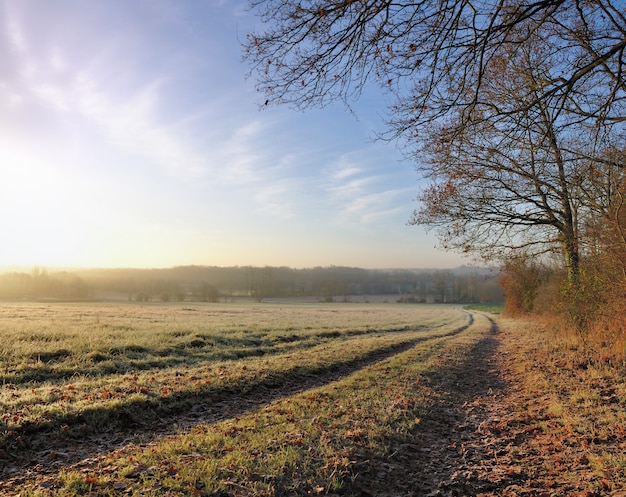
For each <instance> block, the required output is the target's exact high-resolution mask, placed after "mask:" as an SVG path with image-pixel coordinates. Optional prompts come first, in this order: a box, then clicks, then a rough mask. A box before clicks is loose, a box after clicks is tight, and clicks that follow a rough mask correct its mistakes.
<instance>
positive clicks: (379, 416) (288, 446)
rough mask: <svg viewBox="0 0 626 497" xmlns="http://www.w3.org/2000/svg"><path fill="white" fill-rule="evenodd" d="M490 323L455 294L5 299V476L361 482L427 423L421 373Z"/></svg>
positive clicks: (86, 489) (344, 489)
mask: <svg viewBox="0 0 626 497" xmlns="http://www.w3.org/2000/svg"><path fill="white" fill-rule="evenodd" d="M477 319H478V321H479V322H477V321H476V320H477ZM491 327H492V325H491V323H490V322H489V321H488V320H487V319H486V318H484V317H482V316H480V315H476V316H474V315H472V314H470V313H468V312H467V311H464V310H462V309H461V308H460V307H452V306H425V305H424V306H418V305H400V304H350V303H346V304H289V303H273V304H205V305H176V304H143V305H142V304H135V303H128V304H115V305H110V304H89V305H80V304H34V303H33V304H26V303H9V304H3V305H2V306H1V307H0V330H1V332H2V334H3V340H2V347H3V350H2V354H1V358H2V359H1V360H2V365H1V371H0V376H1V377H2V388H1V389H0V405H2V419H1V424H0V459H2V460H4V461H5V462H8V463H7V464H6V465H5V468H4V469H5V471H4V475H3V480H2V482H0V489H2V488H3V489H4V490H5V492H7V493H8V492H9V491H11V492H14V494H15V495H17V494H18V493H19V495H21V496H28V495H87V494H89V495H122V494H123V495H129V494H131V495H132V494H134V493H137V492H140V491H142V490H141V489H146V488H149V489H151V491H150V492H151V493H150V494H151V495H316V494H332V493H342V494H354V495H357V494H358V492H360V490H358V489H359V488H360V487H359V486H358V485H357V484H356V483H355V482H356V480H357V479H358V474H359V473H360V472H362V467H361V466H360V465H363V464H364V461H367V460H368V458H371V457H382V455H384V454H385V453H387V452H389V451H393V450H395V449H394V448H393V445H394V444H395V443H399V442H397V440H396V441H394V440H395V439H396V438H398V437H399V438H400V439H401V438H402V437H404V436H406V435H407V434H410V433H412V432H414V431H415V430H416V429H417V427H418V426H419V425H420V418H419V416H420V412H422V411H424V410H425V409H428V405H429V403H431V402H432V395H431V392H430V389H429V387H428V385H427V384H422V383H421V382H420V375H421V374H423V372H424V371H426V370H427V369H428V368H432V367H435V366H436V363H437V360H438V358H439V357H440V353H441V350H443V349H445V348H447V347H451V346H458V344H459V343H462V342H464V341H468V340H469V342H475V341H476V340H480V339H481V337H483V336H484V335H485V334H486V333H489V332H490V330H491ZM454 344H456V345H454ZM129 442H130V443H131V445H130V446H129V445H128V444H129ZM133 444H134V445H133ZM137 444H139V445H137ZM96 455H98V457H100V458H104V459H103V460H102V461H104V462H102V461H101V462H102V464H103V465H102V464H101V465H100V466H99V468H100V469H98V470H97V471H96V470H93V469H91V470H84V469H80V461H81V460H89V459H90V458H93V457H94V456H96ZM44 463H45V464H46V469H45V470H42V471H41V472H40V474H39V477H38V478H39V479H40V480H41V481H37V478H34V477H33V475H32V474H31V473H29V471H32V468H33V467H35V468H37V467H38V466H42V465H43V464H44ZM77 464H78V466H77ZM104 468H106V469H104ZM220 492H222V494H220ZM138 495H139V493H138Z"/></svg>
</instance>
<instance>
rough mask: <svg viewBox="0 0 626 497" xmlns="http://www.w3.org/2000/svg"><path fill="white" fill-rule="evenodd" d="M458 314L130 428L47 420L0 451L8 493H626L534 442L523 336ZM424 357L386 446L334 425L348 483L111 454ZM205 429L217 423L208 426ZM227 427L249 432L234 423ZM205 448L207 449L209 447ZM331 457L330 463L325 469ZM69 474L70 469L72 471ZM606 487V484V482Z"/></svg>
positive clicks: (535, 410)
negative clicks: (60, 431)
mask: <svg viewBox="0 0 626 497" xmlns="http://www.w3.org/2000/svg"><path fill="white" fill-rule="evenodd" d="M461 315H462V316H463V318H462V320H460V321H459V322H458V325H456V326H453V327H451V328H449V329H447V330H446V331H445V332H441V333H436V334H435V335H432V334H429V333H422V334H415V333H413V335H411V336H410V337H409V338H407V339H406V340H401V341H398V342H397V343H395V344H391V345H388V346H386V347H384V348H380V349H378V350H374V351H373V352H371V353H368V354H367V355H365V356H363V357H360V358H356V359H352V360H347V361H344V362H340V363H335V364H334V365H332V366H331V367H329V368H327V369H323V370H318V371H317V372H316V374H314V375H313V374H304V373H302V372H300V373H298V370H297V369H296V370H293V371H291V372H289V373H288V374H283V375H276V376H274V377H270V378H271V379H267V378H266V379H265V380H264V381H263V382H261V383H258V384H256V385H255V387H254V388H253V389H252V390H250V389H237V388H233V389H231V390H230V391H229V392H228V395H223V396H221V397H220V398H219V399H216V398H207V399H205V400H202V399H201V398H199V397H197V398H195V399H194V403H193V407H192V408H190V409H187V410H181V409H180V408H176V409H172V410H171V412H169V413H167V412H166V411H163V410H159V411H158V413H159V416H160V419H159V421H158V422H154V421H151V422H150V424H147V425H141V424H138V423H137V422H136V419H135V418H133V419H132V420H131V421H132V422H131V424H130V426H128V428H127V429H125V430H119V429H116V430H108V429H106V427H105V428H104V429H103V430H102V431H101V432H100V433H98V434H89V435H85V436H84V437H82V438H76V437H63V436H50V434H49V433H46V430H45V429H44V430H43V431H42V436H45V441H46V444H47V445H46V446H45V447H42V446H41V445H38V443H37V437H38V436H39V434H38V432H37V430H30V431H29V430H26V431H24V436H23V439H21V440H20V439H19V438H18V440H17V442H16V443H17V444H18V445H17V446H19V444H23V447H22V449H23V451H22V452H21V453H20V452H19V451H16V450H15V447H16V446H15V445H13V446H12V449H10V450H12V453H11V454H9V453H7V452H4V451H3V452H1V453H0V461H1V462H2V463H3V470H2V475H1V477H0V478H1V480H0V489H1V490H2V495H7V496H17V495H20V496H28V495H42V496H46V495H50V496H53V495H54V496H58V495H83V494H84V495H144V494H146V493H147V494H149V495H163V496H174V495H205V496H209V495H214V496H221V497H226V496H233V497H235V496H244V495H277V496H287V495H348V496H360V497H369V496H380V497H385V496H466V495H467V496H474V495H485V496H486V495H490V496H497V495H505V496H514V495H516V496H543V495H545V496H548V495H563V496H565V495H580V496H582V495H586V496H587V497H590V496H594V495H616V496H617V495H621V496H624V495H626V494H624V493H620V492H621V490H620V489H619V487H618V486H616V485H615V484H614V483H612V482H611V481H609V480H607V478H608V477H603V476H602V474H601V473H598V472H597V471H595V468H592V467H591V466H590V464H589V461H587V463H585V457H586V456H585V453H584V452H583V451H580V452H577V453H576V455H575V457H577V461H578V463H577V464H578V465H579V466H580V467H583V468H586V473H585V475H586V476H585V479H584V480H583V481H576V480H574V481H572V480H571V479H569V480H567V479H565V480H564V477H563V475H562V474H561V473H562V472H560V471H559V466H558V465H557V464H555V463H554V464H553V463H548V462H547V461H548V460H549V458H548V457H547V456H549V454H546V453H543V452H542V448H541V446H540V445H538V444H537V439H538V437H539V436H540V435H542V436H543V435H544V434H543V433H540V431H541V430H540V428H539V427H538V426H539V425H538V423H540V422H541V420H542V419H543V420H545V419H548V418H549V416H548V417H547V418H546V416H547V415H546V414H545V413H546V409H547V407H546V406H541V405H540V403H539V404H538V403H537V402H538V401H537V399H536V398H533V392H531V391H529V390H528V388H526V387H525V386H522V381H521V376H523V375H522V373H520V371H519V368H518V367H517V366H516V360H517V359H516V357H515V354H523V353H525V352H524V351H523V350H521V349H520V346H519V344H518V342H517V335H515V334H514V333H510V332H507V331H506V330H501V329H499V328H498V325H497V324H496V321H495V320H494V318H492V317H489V316H488V315H485V314H481V313H475V312H472V313H469V312H466V313H465V314H461ZM420 354H421V355H420ZM416 358H421V359H419V360H423V361H428V364H429V365H428V367H424V368H423V369H421V370H420V373H418V374H417V375H416V376H415V382H414V383H415V385H416V386H407V388H406V390H405V391H404V393H403V394H402V396H401V395H397V398H398V399H401V397H402V399H401V400H402V401H403V402H404V405H403V406H402V409H404V411H405V412H404V414H407V415H408V417H409V418H410V416H412V415H413V416H415V423H413V424H412V428H410V429H408V430H406V429H403V430H401V431H398V429H397V428H396V429H394V430H388V431H387V432H386V434H385V435H384V438H383V440H382V441H383V443H384V446H385V447H384V450H383V449H381V448H380V447H371V444H370V445H368V444H367V440H364V441H363V443H360V442H359V437H366V438H367V435H366V431H367V430H366V429H365V427H364V429H363V430H360V429H359V426H356V425H355V426H351V427H350V429H349V430H348V431H346V432H344V433H343V434H341V436H336V437H335V438H336V439H338V440H339V443H344V442H345V443H346V444H348V443H353V442H354V441H355V440H356V445H355V446H354V447H357V449H358V450H357V451H355V452H354V456H351V457H353V459H354V460H350V461H348V462H346V463H345V464H344V466H341V468H340V466H339V463H337V462H335V463H334V464H336V466H335V471H333V472H332V473H331V475H330V477H334V473H335V472H339V471H340V470H341V471H340V472H342V475H343V480H342V481H341V486H340V487H338V488H336V489H333V488H332V486H331V485H326V486H324V484H323V483H315V482H313V481H312V479H310V478H309V480H307V481H309V483H307V482H306V481H300V482H297V485H296V484H295V483H294V482H293V481H291V480H289V481H291V483H289V485H287V484H283V483H281V482H282V481H283V479H282V478H281V477H280V475H263V474H258V473H254V472H250V471H251V470H248V473H245V474H247V475H248V476H249V478H250V481H246V480H245V479H243V478H242V477H241V473H235V471H234V468H231V470H232V471H231V472H230V474H232V475H235V474H237V475H239V476H238V477H237V478H235V477H230V478H228V479H226V480H224V481H223V482H222V485H221V486H220V488H215V489H211V488H208V487H206V485H205V484H204V483H201V481H200V480H201V478H200V477H201V476H202V475H199V476H198V477H197V478H196V479H195V480H194V481H195V483H194V484H193V486H192V487H190V488H187V489H186V490H185V488H186V487H185V486H184V485H185V484H184V477H182V476H181V477H180V478H179V474H178V473H179V471H180V469H175V468H174V467H175V464H172V463H171V462H167V464H165V465H164V464H162V463H160V464H156V465H154V466H150V467H148V465H147V464H146V465H144V464H143V463H141V464H139V465H138V466H136V467H138V468H144V469H143V470H137V471H135V472H128V471H126V470H122V469H121V468H122V467H121V463H120V465H119V466H118V463H115V462H112V461H114V460H115V461H117V460H120V461H121V460H124V461H125V464H128V461H132V460H133V459H135V460H140V459H141V457H144V458H146V457H148V456H145V455H144V456H142V455H141V454H146V453H149V452H150V451H152V452H155V450H156V449H158V450H162V449H160V447H161V445H162V444H163V440H178V439H179V438H181V437H183V438H184V437H185V436H186V435H185V434H187V433H192V432H194V431H197V430H198V427H200V426H203V427H207V426H209V427H210V426H217V424H219V423H221V422H227V423H230V422H231V421H232V423H238V422H239V419H240V418H241V419H242V420H244V419H247V418H252V417H254V418H256V417H258V416H259V414H257V413H258V412H263V410H264V409H265V410H268V409H274V408H275V406H286V405H287V404H288V403H290V402H291V399H296V398H306V399H311V400H312V399H315V398H317V397H318V396H320V395H328V394H327V393H324V392H326V390H323V389H328V388H330V387H333V386H334V385H341V384H342V383H344V382H345V380H346V379H349V378H352V379H354V378H357V379H358V378H359V376H363V375H364V374H365V372H366V371H375V374H376V375H380V378H381V381H383V380H384V378H383V376H385V375H386V376H388V377H390V378H392V379H393V378H394V377H398V378H401V377H403V376H402V371H401V369H398V368H399V367H400V368H402V366H401V365H402V364H405V365H408V364H410V363H411V362H407V361H412V362H415V360H416ZM394 361H395V362H394ZM403 361H404V362H403ZM394 368H396V369H394ZM376 371H377V372H376ZM363 377H364V378H365V376H363ZM363 381H364V380H363ZM394 381H395V380H394ZM402 381H403V382H406V380H402ZM390 384H392V383H390ZM320 388H321V389H320ZM409 391H414V392H416V395H417V393H419V395H421V396H422V397H421V398H422V399H423V402H422V403H420V404H416V403H412V401H410V399H409V400H407V398H408V397H409ZM309 392H322V393H320V394H318V393H309ZM303 396H304V397H303ZM328 398H333V397H332V396H330V397H328ZM392 398H393V397H392ZM416 398H417V397H416ZM285 402H286V403H287V404H285ZM398 402H400V400H399V401H398ZM305 403H306V402H305ZM272 406H274V407H272ZM398 406H399V407H398V408H400V404H399V403H398ZM407 406H408V407H407ZM286 409H287V408H283V407H279V408H278V411H279V412H283V413H284V412H286ZM281 410H282V411H281ZM344 410H348V411H350V410H349V409H347V408H346V409H344ZM411 410H413V414H412V413H411ZM268 412H269V411H268ZM272 412H273V411H272ZM404 414H403V415H404ZM287 416H288V417H289V416H291V414H287ZM304 416H305V417H306V415H304ZM542 416H543V417H542ZM316 418H317V417H316ZM150 419H153V418H152V417H150ZM234 420H237V421H234ZM242 422H243V421H242ZM294 422H295V421H294ZM229 426H230V425H229ZM320 426H321V425H320ZM335 426H338V425H335ZM203 430H205V431H206V430H210V428H202V429H201V430H200V431H203ZM225 431H226V432H229V434H232V433H235V434H236V433H238V432H242V431H241V428H238V429H235V425H232V426H231V428H229V429H228V430H225ZM242 433H243V432H242ZM324 436H326V435H324ZM331 436H332V433H331ZM302 438H303V434H301V436H300V438H298V440H296V441H295V442H293V443H295V445H296V449H299V448H301V447H302V446H303V445H304V444H306V441H303V440H302ZM242 440H243V439H242ZM342 441H343V442H342ZM14 442H15V441H14ZM617 442H619V441H615V443H617ZM268 443H269V442H268ZM276 443H277V442H276ZM276 443H274V442H272V443H270V444H269V445H268V447H269V449H268V450H272V451H273V450H275V449H276ZM377 443H379V444H380V441H379V442H377ZM354 447H353V448H354ZM368 447H369V448H368ZM35 448H36V449H35ZM155 448H156V449H155ZM340 449H341V448H340ZM8 450H9V449H7V451H8ZM177 450H179V451H180V450H181V449H177ZM205 450H207V454H209V453H211V454H212V453H213V452H211V451H209V450H208V449H205ZM228 450H232V449H228ZM309 450H311V449H309ZM350 450H353V449H350ZM359 450H360V452H359ZM200 452H201V449H199V448H196V449H195V450H194V451H193V453H192V454H187V455H185V454H182V455H180V454H179V456H180V457H181V458H182V459H181V460H183V461H187V462H189V461H192V460H193V461H194V462H198V461H200V460H204V459H206V458H205V457H204V456H202V455H201V454H199V453H200ZM311 453H312V454H313V452H311ZM346 453H348V454H349V452H346ZM112 454H115V456H112ZM137 455H138V456H137ZM189 457H191V458H192V459H189ZM256 457H259V456H258V453H257V456H256ZM146 460H148V459H146ZM185 464H187V463H185ZM329 464H330V463H326V466H324V467H323V468H322V469H324V470H328V466H329ZM168 465H169V466H168ZM232 465H233V463H231V466H232ZM294 468H295V467H294ZM331 469H332V468H331ZM222 470H224V468H222ZM298 471H299V470H298ZM298 471H296V470H294V471H293V475H290V476H289V477H290V478H291V477H292V476H293V478H292V480H295V479H296V478H297V475H296V473H298ZM127 473H128V474H127ZM161 474H162V475H165V476H167V475H170V476H172V475H174V476H172V478H173V480H172V478H169V477H168V478H169V480H172V481H174V482H175V483H171V482H169V483H166V482H165V481H164V480H165V479H164V477H161V476H159V475H161ZM180 474H181V475H182V471H181V472H180ZM68 475H72V476H71V478H72V479H73V480H72V482H70V481H69V480H70V477H69V476H68ZM93 475H99V476H98V477H95V476H93ZM120 475H125V476H120ZM603 478H604V481H603ZM169 480H168V481H169ZM285 481H287V480H286V479H285ZM319 481H320V482H322V481H325V480H319ZM155 482H156V483H155ZM261 484H263V485H265V486H263V488H266V489H269V490H264V493H260V491H258V493H255V491H253V490H251V489H253V488H257V489H258V488H261V486H260V485H261ZM281 485H282V486H281ZM603 486H604V487H603ZM602 488H604V489H605V491H604V492H602V491H600V490H599V489H602ZM68 489H71V490H72V492H73V493H70V492H69V490H68Z"/></svg>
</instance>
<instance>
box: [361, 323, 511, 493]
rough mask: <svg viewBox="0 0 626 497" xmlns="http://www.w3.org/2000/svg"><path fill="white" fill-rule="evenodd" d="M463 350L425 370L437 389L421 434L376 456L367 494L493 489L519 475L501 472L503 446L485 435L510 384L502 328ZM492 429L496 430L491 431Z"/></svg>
mask: <svg viewBox="0 0 626 497" xmlns="http://www.w3.org/2000/svg"><path fill="white" fill-rule="evenodd" d="M485 317H486V318H487V319H488V320H489V322H490V323H491V330H490V333H489V334H488V336H486V337H485V338H483V339H481V340H480V341H479V342H477V343H476V344H474V345H473V346H472V347H471V348H470V350H469V351H467V352H466V353H465V354H466V355H465V359H464V360H462V361H458V360H456V359H458V355H457V356H455V355H454V354H452V355H450V356H449V357H445V356H444V357H442V361H443V364H442V365H441V366H440V367H437V368H435V369H433V370H431V371H428V372H426V373H425V374H424V377H423V378H422V379H421V380H420V381H424V382H425V383H426V384H427V385H428V387H429V388H430V390H431V391H432V394H433V397H434V398H433V399H431V400H432V404H431V406H430V408H429V409H428V410H427V411H426V412H425V413H424V414H423V415H422V416H421V418H420V430H419V434H418V435H417V436H416V437H415V438H413V439H410V440H408V441H407V440H406V439H404V440H402V439H400V438H399V439H398V440H397V441H396V445H395V447H394V448H395V451H394V453H393V455H392V456H391V457H389V458H388V459H387V460H385V461H372V462H371V464H370V467H369V468H368V470H366V471H364V474H362V477H363V478H362V481H363V484H362V485H361V490H362V496H363V497H372V496H376V497H391V496H394V497H396V496H407V497H408V496H414V497H416V496H419V497H435V496H444V497H457V496H458V497H460V496H474V495H478V494H481V493H485V492H492V491H495V490H497V489H498V488H503V486H504V485H508V484H510V483H511V482H512V481H514V479H515V478H517V477H518V476H519V475H516V474H513V473H511V474H507V475H504V476H503V475H501V474H498V475H497V478H494V472H501V469H502V468H501V467H499V466H498V461H497V455H498V454H497V450H498V449H497V448H496V447H495V446H494V444H492V443H491V440H493V438H492V437H485V436H484V433H485V431H487V429H488V428H487V427H491V426H493V423H494V419H493V418H492V416H493V414H492V412H491V410H490V406H492V405H493V404H494V403H496V402H498V399H500V398H502V397H503V396H504V395H505V394H506V393H507V391H508V389H509V387H508V384H507V383H506V381H505V380H504V379H503V374H502V371H501V369H500V368H501V364H500V363H499V360H498V357H497V355H498V353H499V348H500V342H499V340H498V328H497V325H496V323H495V321H493V319H491V318H490V317H488V316H485ZM495 421H496V422H497V420H495ZM489 435H492V434H491V433H490V434H489Z"/></svg>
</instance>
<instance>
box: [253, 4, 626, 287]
mask: <svg viewBox="0 0 626 497" xmlns="http://www.w3.org/2000/svg"><path fill="white" fill-rule="evenodd" d="M250 4H251V7H252V9H253V10H255V11H256V12H258V13H259V15H260V16H261V18H262V19H263V20H264V21H265V22H266V24H265V26H266V30H265V32H263V33H260V34H252V35H250V36H249V38H248V41H247V44H246V58H247V59H248V60H249V61H250V62H251V63H252V67H253V70H254V71H255V72H256V74H257V76H258V78H259V89H260V90H261V91H263V92H264V94H265V95H266V97H267V101H266V104H270V103H288V104H291V105H293V106H295V107H298V108H302V107H307V106H312V105H325V104H326V103H328V102H330V101H331V100H334V99H338V98H339V99H342V100H344V101H345V102H347V103H349V100H350V99H351V98H353V97H358V95H359V94H360V92H361V91H362V90H363V88H364V86H365V85H366V83H367V82H368V81H369V80H375V81H378V82H379V83H381V84H382V85H383V87H384V88H386V89H388V90H389V91H390V92H392V93H393V94H395V95H396V97H397V100H396V105H394V106H393V108H392V109H390V110H391V113H390V118H389V120H388V124H389V125H390V129H391V135H392V136H396V137H401V138H404V139H406V140H407V141H408V143H410V144H413V145H414V147H415V148H414V150H415V151H416V154H415V156H414V158H415V161H416V165H417V169H418V171H420V172H421V173H422V174H423V176H424V177H426V178H427V179H428V180H429V186H428V187H427V188H426V189H425V190H424V191H423V192H422V194H421V195H420V197H419V199H420V200H421V201H422V208H420V209H418V211H417V212H416V213H415V215H414V217H413V219H412V222H415V223H421V224H426V225H430V226H436V227H438V228H439V229H440V235H441V238H442V240H443V242H444V245H445V246H447V247H448V248H452V249H457V250H462V251H472V252H479V253H481V254H483V255H486V256H493V255H502V254H505V253H506V252H507V251H510V250H518V249H522V248H523V249H524V253H527V254H530V253H540V252H545V251H552V250H554V249H555V247H558V248H559V249H560V251H561V253H562V254H563V258H564V264H565V266H566V267H567V269H568V275H569V279H570V282H572V283H576V281H577V279H578V274H579V271H580V246H581V245H580V244H581V220H582V219H583V217H584V216H585V215H588V213H589V212H591V210H592V209H591V207H592V205H593V204H594V203H597V202H596V200H593V201H591V202H590V200H591V199H592V196H589V195H588V193H589V191H591V190H593V189H594V188H595V187H593V186H590V185H592V184H593V182H594V181H595V178H594V177H593V174H592V170H593V168H594V167H595V166H594V164H596V163H597V162H598V161H599V160H600V161H602V159H601V157H602V156H603V154H604V152H603V150H602V146H601V144H603V143H604V144H606V143H605V142H606V139H607V137H611V138H613V137H616V136H619V134H620V133H621V132H622V127H621V126H622V123H623V121H624V120H625V119H626V109H625V107H624V104H625V103H626V101H625V97H626V91H625V90H626V80H625V78H624V71H623V70H624V49H625V48H626V19H625V17H624V14H623V6H622V4H621V3H619V2H613V1H611V0H588V1H587V0H585V1H583V0H572V1H568V0H543V1H534V2H528V3H519V2H514V1H505V0H494V1H484V2H473V1H469V0H449V1H445V0H444V1H437V2H435V1H432V0H421V1H417V2H395V1H392V0H343V1H328V0H311V1H301V0H267V1H266V0H263V1H260V0H250ZM609 162H610V161H609ZM614 166H615V163H610V164H609V163H605V167H607V168H608V169H612V168H614ZM609 174H610V172H609ZM600 203H601V204H602V202H600ZM596 207H599V208H600V209H603V208H604V207H603V206H602V205H600V206H597V205H596Z"/></svg>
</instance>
